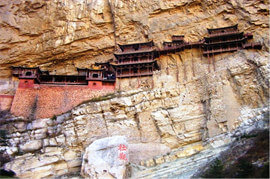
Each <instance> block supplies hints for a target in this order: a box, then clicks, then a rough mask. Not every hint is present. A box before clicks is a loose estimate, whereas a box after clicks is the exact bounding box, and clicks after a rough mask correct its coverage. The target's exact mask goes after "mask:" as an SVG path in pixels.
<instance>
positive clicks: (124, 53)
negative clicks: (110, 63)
mask: <svg viewBox="0 0 270 179" xmlns="http://www.w3.org/2000/svg"><path fill="white" fill-rule="evenodd" d="M155 51H156V49H149V50H137V51H131V52H120V53H119V52H118V53H114V55H115V56H121V55H129V54H138V53H150V52H155Z"/></svg>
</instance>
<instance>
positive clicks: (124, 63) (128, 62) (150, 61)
mask: <svg viewBox="0 0 270 179" xmlns="http://www.w3.org/2000/svg"><path fill="white" fill-rule="evenodd" d="M153 62H155V60H152V59H149V60H142V61H132V60H130V61H125V62H116V63H115V64H114V66H121V65H133V64H145V63H153Z"/></svg>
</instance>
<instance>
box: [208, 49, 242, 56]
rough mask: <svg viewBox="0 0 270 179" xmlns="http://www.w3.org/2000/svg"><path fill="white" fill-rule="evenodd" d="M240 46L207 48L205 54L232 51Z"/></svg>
mask: <svg viewBox="0 0 270 179" xmlns="http://www.w3.org/2000/svg"><path fill="white" fill-rule="evenodd" d="M238 49H239V47H230V48H223V49H216V50H207V51H204V52H203V54H204V55H206V54H213V53H221V52H231V51H236V50H238Z"/></svg>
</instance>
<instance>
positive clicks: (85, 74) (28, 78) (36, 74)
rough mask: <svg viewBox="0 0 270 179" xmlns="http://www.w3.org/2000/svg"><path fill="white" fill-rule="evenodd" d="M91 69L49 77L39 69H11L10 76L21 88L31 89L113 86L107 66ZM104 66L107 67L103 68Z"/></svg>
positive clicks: (111, 75) (81, 69) (110, 71)
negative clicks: (41, 87) (47, 85)
mask: <svg viewBox="0 0 270 179" xmlns="http://www.w3.org/2000/svg"><path fill="white" fill-rule="evenodd" d="M99 65H100V64H98V65H94V66H92V68H89V69H88V68H77V71H78V75H50V74H49V72H48V71H41V70H40V69H39V67H34V68H31V67H12V74H13V76H16V77H18V78H19V80H20V84H23V85H21V86H23V87H33V85H34V84H54V85H89V86H90V87H91V85H92V86H93V88H95V87H94V86H98V88H101V87H104V86H109V87H111V86H114V84H115V73H114V71H112V70H110V69H112V68H111V67H109V66H110V65H109V64H106V65H103V66H99ZM105 66H107V67H106V68H105Z"/></svg>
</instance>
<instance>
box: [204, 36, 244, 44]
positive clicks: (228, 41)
mask: <svg viewBox="0 0 270 179" xmlns="http://www.w3.org/2000/svg"><path fill="white" fill-rule="evenodd" d="M244 39H246V38H241V39H237V40H235V39H234V40H226V41H220V42H210V43H205V45H216V44H222V43H231V42H241V41H243V40H244Z"/></svg>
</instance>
